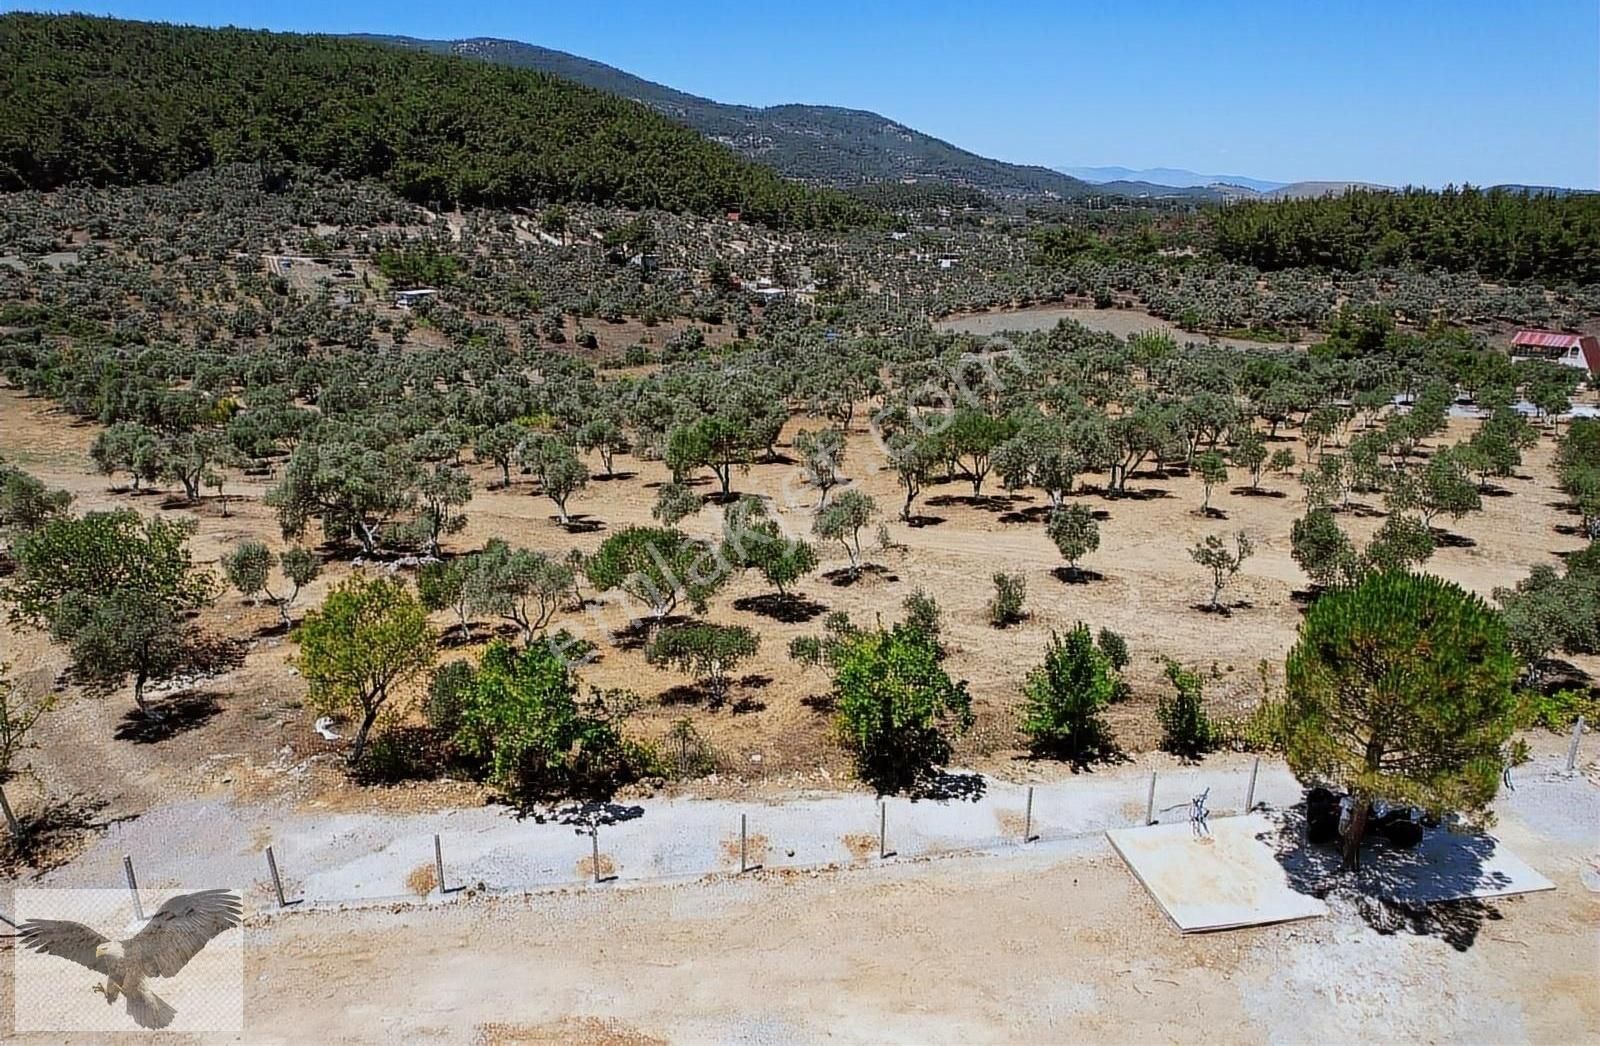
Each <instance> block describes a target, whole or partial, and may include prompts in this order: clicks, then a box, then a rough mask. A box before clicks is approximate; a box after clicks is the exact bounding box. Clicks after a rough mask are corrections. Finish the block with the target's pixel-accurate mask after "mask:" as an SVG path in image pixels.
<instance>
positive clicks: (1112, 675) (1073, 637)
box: [1022, 622, 1118, 767]
mask: <svg viewBox="0 0 1600 1046" xmlns="http://www.w3.org/2000/svg"><path fill="white" fill-rule="evenodd" d="M1117 683H1118V680H1117V673H1116V669H1114V668H1113V667H1112V666H1111V662H1110V660H1109V659H1108V658H1107V657H1106V655H1105V654H1103V653H1102V652H1101V651H1099V650H1098V649H1096V648H1095V645H1094V639H1093V637H1092V636H1091V635H1090V634H1089V626H1087V625H1085V624H1083V623H1082V622H1079V623H1078V624H1077V625H1075V626H1074V627H1073V628H1072V630H1071V631H1069V632H1068V633H1067V635H1066V638H1065V639H1063V638H1062V637H1061V635H1059V634H1058V633H1056V632H1054V631H1052V632H1051V633H1050V647H1049V649H1048V650H1047V651H1045V656H1044V663H1043V664H1041V665H1039V666H1037V667H1036V668H1034V669H1033V670H1032V671H1030V672H1029V673H1028V678H1027V681H1026V682H1025V683H1024V684H1023V686H1022V695H1023V707H1022V729H1023V732H1024V733H1026V734H1027V735H1028V739H1029V741H1030V743H1031V744H1032V745H1033V748H1034V751H1036V752H1038V753H1040V754H1047V755H1051V756H1055V757H1057V758H1063V759H1069V760H1071V762H1072V764H1073V766H1075V767H1077V766H1083V765H1085V764H1087V763H1089V762H1092V761H1094V760H1095V759H1099V758H1104V757H1105V756H1107V755H1109V754H1111V753H1112V751H1113V746H1112V742H1111V731H1110V729H1109V728H1108V727H1107V726H1106V723H1105V720H1104V719H1103V718H1102V716H1101V713H1102V711H1103V710H1104V709H1105V707H1106V705H1108V704H1110V703H1111V702H1112V700H1113V699H1114V698H1115V696H1116V694H1117Z"/></svg>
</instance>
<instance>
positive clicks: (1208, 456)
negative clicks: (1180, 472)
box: [1194, 450, 1228, 514]
mask: <svg viewBox="0 0 1600 1046" xmlns="http://www.w3.org/2000/svg"><path fill="white" fill-rule="evenodd" d="M1194 466H1195V471H1196V472H1197V473H1198V474H1199V476H1200V483H1201V485H1202V486H1203V487H1204V489H1205V497H1204V499H1203V500H1202V501H1201V502H1200V511H1201V513H1202V514H1204V513H1206V512H1208V511H1210V509H1211V489H1212V488H1213V487H1215V486H1217V485H1218V484H1219V483H1226V482H1228V463H1227V461H1226V460H1225V459H1224V458H1223V456H1222V455H1221V454H1219V453H1218V452H1216V451H1214V450H1208V451H1206V452H1205V453H1204V454H1202V455H1200V456H1199V457H1198V458H1196V459H1195V463H1194Z"/></svg>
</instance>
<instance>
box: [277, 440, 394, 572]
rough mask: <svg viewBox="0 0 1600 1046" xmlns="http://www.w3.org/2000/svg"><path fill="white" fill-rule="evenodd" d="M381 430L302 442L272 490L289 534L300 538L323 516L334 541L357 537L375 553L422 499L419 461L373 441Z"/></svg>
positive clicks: (326, 532) (327, 533)
mask: <svg viewBox="0 0 1600 1046" xmlns="http://www.w3.org/2000/svg"><path fill="white" fill-rule="evenodd" d="M369 438H370V439H378V437H377V436H376V435H375V434H367V435H366V436H361V435H359V434H356V435H352V436H351V437H350V438H344V437H340V438H336V439H333V438H330V439H329V440H328V441H326V442H311V443H301V444H300V445H299V446H297V447H295V449H294V453H292V454H291V455H290V456H289V460H288V462H287V463H286V464H285V465H284V469H283V478H282V479H281V480H280V481H279V482H278V484H277V485H276V486H274V487H272V488H271V489H270V490H268V491H267V495H266V502H267V504H268V505H270V506H272V507H273V508H275V509H276V510H277V513H278V524H279V526H280V527H281V529H282V530H283V536H284V537H285V538H289V539H298V538H300V537H302V536H303V535H304V534H305V530H306V525H307V524H308V523H309V522H310V520H311V519H313V518H315V517H320V518H321V520H322V532H323V534H324V535H325V536H326V537H327V538H328V539H329V540H330V541H344V540H346V539H349V538H354V539H355V540H356V541H357V542H359V543H360V545H361V550H362V552H364V553H366V554H367V555H369V556H370V555H375V554H377V552H378V551H379V547H380V534H381V532H382V530H383V528H384V527H385V526H386V525H387V524H388V523H390V522H391V521H392V520H394V519H395V518H396V517H397V516H399V515H401V514H402V513H404V512H407V511H409V510H410V509H411V508H412V507H413V506H414V505H415V504H416V489H415V487H416V482H417V476H418V469H417V464H416V462H415V461H414V460H413V459H412V458H411V457H410V456H409V455H408V454H406V453H405V452H404V450H403V449H401V448H397V447H394V446H391V445H379V446H373V445H371V444H369V443H368V442H366V440H367V439H369Z"/></svg>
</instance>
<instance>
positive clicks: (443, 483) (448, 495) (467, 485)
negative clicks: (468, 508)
mask: <svg viewBox="0 0 1600 1046" xmlns="http://www.w3.org/2000/svg"><path fill="white" fill-rule="evenodd" d="M471 500H472V480H470V479H469V478H468V477H467V473H466V470H465V469H462V468H460V467H458V466H455V465H448V464H445V463H444V462H442V461H441V462H437V463H436V464H434V466H433V467H432V468H431V469H427V470H425V471H424V472H423V473H422V474H421V476H419V477H418V479H417V508H418V512H417V519H416V524H415V526H416V531H417V533H418V535H419V536H420V537H421V539H422V546H423V548H424V550H426V552H427V554H428V555H430V556H437V555H438V554H439V542H440V540H441V539H442V538H443V537H444V536H445V535H446V534H459V533H460V532H461V531H463V530H465V529H466V526H467V515H466V513H465V512H462V511H461V509H462V508H463V507H464V506H465V505H466V504H467V502H469V501H471Z"/></svg>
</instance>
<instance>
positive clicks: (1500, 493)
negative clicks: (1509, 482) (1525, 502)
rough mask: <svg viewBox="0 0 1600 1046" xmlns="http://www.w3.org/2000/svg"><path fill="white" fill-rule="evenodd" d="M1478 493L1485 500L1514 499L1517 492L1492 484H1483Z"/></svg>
mask: <svg viewBox="0 0 1600 1046" xmlns="http://www.w3.org/2000/svg"><path fill="white" fill-rule="evenodd" d="M1478 493H1479V494H1480V495H1482V496H1483V497H1486V498H1509V497H1514V496H1515V495H1516V493H1517V492H1516V491H1514V490H1508V489H1506V488H1505V487H1502V486H1499V485H1497V484H1494V483H1485V484H1483V485H1482V486H1480V487H1479V488H1478Z"/></svg>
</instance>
